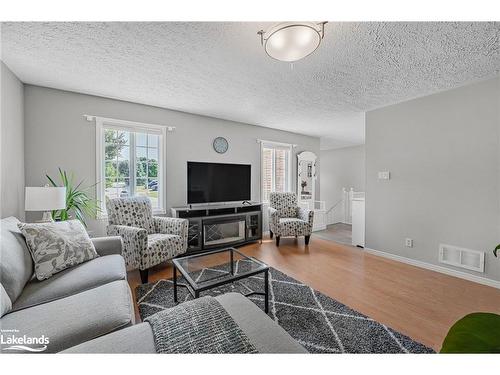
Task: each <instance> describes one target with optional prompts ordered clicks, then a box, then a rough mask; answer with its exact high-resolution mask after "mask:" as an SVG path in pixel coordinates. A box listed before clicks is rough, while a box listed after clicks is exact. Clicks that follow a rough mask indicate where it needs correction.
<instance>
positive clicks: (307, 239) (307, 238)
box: [305, 235, 311, 245]
mask: <svg viewBox="0 0 500 375" xmlns="http://www.w3.org/2000/svg"><path fill="white" fill-rule="evenodd" d="M310 238H311V235H309V236H306V238H305V239H306V245H309V239H310Z"/></svg>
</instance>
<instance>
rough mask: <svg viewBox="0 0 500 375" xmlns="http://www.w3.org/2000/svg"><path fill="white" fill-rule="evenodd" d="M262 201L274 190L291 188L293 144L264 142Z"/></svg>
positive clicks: (288, 189) (265, 200) (266, 200)
mask: <svg viewBox="0 0 500 375" xmlns="http://www.w3.org/2000/svg"><path fill="white" fill-rule="evenodd" d="M261 145H262V146H261V147H262V201H263V202H268V201H269V193H270V192H272V191H290V190H291V183H290V180H291V153H292V152H291V151H292V146H291V145H284V144H281V143H273V142H262V143H261Z"/></svg>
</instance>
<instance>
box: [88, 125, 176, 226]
mask: <svg viewBox="0 0 500 375" xmlns="http://www.w3.org/2000/svg"><path fill="white" fill-rule="evenodd" d="M88 117H89V116H87V119H88ZM92 117H93V119H95V139H96V182H97V184H96V198H97V200H98V201H99V202H100V207H101V212H100V213H99V215H98V218H99V219H106V218H107V217H108V215H107V212H106V196H105V193H104V186H105V183H104V181H105V168H104V159H105V156H104V154H105V149H104V147H105V145H104V129H109V128H115V129H118V130H124V131H130V132H138V131H139V132H140V131H143V132H147V133H156V134H158V135H160V142H159V150H158V180H159V181H160V186H159V191H158V201H159V206H160V208H155V209H153V214H155V215H163V214H165V213H166V211H167V210H166V203H167V194H166V193H167V192H166V190H167V189H166V176H165V175H166V173H165V169H166V168H165V167H166V163H167V161H166V148H167V130H169V131H171V130H173V129H175V128H173V127H167V126H163V125H156V124H147V123H142V122H135V121H127V120H119V119H113V118H107V117H98V116H92ZM131 147H132V145H131ZM134 154H135V153H134ZM132 162H133V160H130V163H132Z"/></svg>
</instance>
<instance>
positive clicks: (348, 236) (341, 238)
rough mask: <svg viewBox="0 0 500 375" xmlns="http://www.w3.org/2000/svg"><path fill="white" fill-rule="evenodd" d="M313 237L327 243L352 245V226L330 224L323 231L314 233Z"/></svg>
mask: <svg viewBox="0 0 500 375" xmlns="http://www.w3.org/2000/svg"><path fill="white" fill-rule="evenodd" d="M314 236H315V237H320V238H322V239H324V240H327V241H335V242H338V243H341V244H345V245H350V244H351V243H352V225H349V224H344V223H336V224H330V225H328V226H327V227H326V229H325V230H320V231H317V232H314Z"/></svg>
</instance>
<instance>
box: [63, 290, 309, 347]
mask: <svg viewBox="0 0 500 375" xmlns="http://www.w3.org/2000/svg"><path fill="white" fill-rule="evenodd" d="M216 299H217V300H218V301H219V302H220V304H221V305H222V306H223V307H224V308H225V309H226V311H227V312H228V313H229V315H231V317H232V318H233V320H234V321H235V322H236V324H238V326H239V327H240V328H241V330H242V331H243V332H245V334H246V335H247V337H248V339H249V341H250V342H251V343H252V344H253V345H254V347H255V349H257V351H258V352H259V353H307V351H306V350H305V349H304V348H303V347H302V346H301V345H300V344H299V343H298V342H297V341H295V340H294V339H293V338H292V337H291V336H290V335H289V334H288V333H287V332H286V331H285V330H284V329H283V328H281V327H280V326H279V325H277V324H276V323H275V322H273V321H272V320H271V319H270V318H269V317H268V316H267V315H266V314H264V312H263V311H262V310H261V309H259V308H258V307H257V305H255V304H254V303H253V302H252V301H250V300H249V299H248V298H246V297H244V296H243V295H241V294H239V293H227V294H224V295H221V296H218V297H216ZM64 353H155V346H154V341H153V332H152V330H151V326H150V325H149V323H140V324H137V325H134V326H132V327H129V328H126V329H122V330H120V331H117V332H114V333H111V334H109V335H106V336H103V337H99V338H97V339H95V340H92V341H88V342H85V343H83V344H80V345H77V346H75V347H73V348H70V349H68V350H65V351H64Z"/></svg>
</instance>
